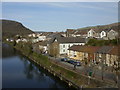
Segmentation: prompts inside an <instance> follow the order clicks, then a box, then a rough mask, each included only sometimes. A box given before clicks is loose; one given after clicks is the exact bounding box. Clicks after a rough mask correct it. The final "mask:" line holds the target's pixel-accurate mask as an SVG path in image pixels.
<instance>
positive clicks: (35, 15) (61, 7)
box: [2, 0, 118, 31]
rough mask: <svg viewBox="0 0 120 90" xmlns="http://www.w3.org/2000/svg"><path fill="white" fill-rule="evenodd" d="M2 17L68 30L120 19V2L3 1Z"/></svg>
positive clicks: (40, 28)
mask: <svg viewBox="0 0 120 90" xmlns="http://www.w3.org/2000/svg"><path fill="white" fill-rule="evenodd" d="M111 1H112V0H111ZM116 1H117V0H116ZM2 19H8V20H15V21H18V22H21V23H22V24H23V25H25V26H26V27H28V28H30V29H31V30H33V31H65V30H66V29H67V28H73V29H77V28H82V27H87V26H95V25H104V24H111V23H115V22H117V21H118V3H117V2H56V3H55V2H49V3H48V2H44V3H43V2H36V3H35V2H34V3H33V2H3V3H2Z"/></svg>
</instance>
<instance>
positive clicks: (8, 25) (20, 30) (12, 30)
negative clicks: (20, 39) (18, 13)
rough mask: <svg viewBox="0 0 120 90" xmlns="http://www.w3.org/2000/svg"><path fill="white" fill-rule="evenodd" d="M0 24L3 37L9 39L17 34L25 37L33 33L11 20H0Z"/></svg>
mask: <svg viewBox="0 0 120 90" xmlns="http://www.w3.org/2000/svg"><path fill="white" fill-rule="evenodd" d="M0 23H2V35H3V37H11V36H14V35H17V34H19V35H27V34H30V33H33V31H31V30H30V29H28V28H26V27H25V26H23V25H22V24H21V23H20V22H16V21H11V20H0Z"/></svg>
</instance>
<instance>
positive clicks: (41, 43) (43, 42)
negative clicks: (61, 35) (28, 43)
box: [34, 41, 48, 46]
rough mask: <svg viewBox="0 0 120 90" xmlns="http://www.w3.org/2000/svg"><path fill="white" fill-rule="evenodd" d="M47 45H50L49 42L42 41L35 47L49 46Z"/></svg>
mask: <svg viewBox="0 0 120 90" xmlns="http://www.w3.org/2000/svg"><path fill="white" fill-rule="evenodd" d="M47 43H48V41H40V42H37V43H35V44H34V45H35V46H39V45H42V46H47Z"/></svg>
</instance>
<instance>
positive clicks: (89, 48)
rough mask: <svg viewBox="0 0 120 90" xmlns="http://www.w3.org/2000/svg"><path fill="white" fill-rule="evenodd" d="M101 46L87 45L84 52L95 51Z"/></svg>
mask: <svg viewBox="0 0 120 90" xmlns="http://www.w3.org/2000/svg"><path fill="white" fill-rule="evenodd" d="M100 48H101V47H99V46H86V47H85V48H84V49H83V50H82V52H86V53H95V52H96V51H97V50H98V49H100Z"/></svg>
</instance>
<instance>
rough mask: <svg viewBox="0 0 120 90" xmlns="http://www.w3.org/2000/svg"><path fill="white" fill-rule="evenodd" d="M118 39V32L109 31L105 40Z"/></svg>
mask: <svg viewBox="0 0 120 90" xmlns="http://www.w3.org/2000/svg"><path fill="white" fill-rule="evenodd" d="M117 37H118V32H117V31H115V30H113V29H111V30H110V31H109V32H108V33H107V38H108V39H110V40H112V39H116V38H117Z"/></svg>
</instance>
